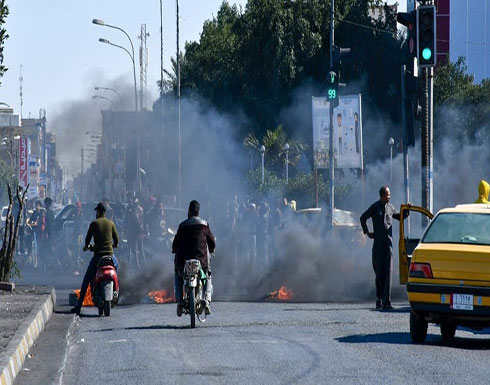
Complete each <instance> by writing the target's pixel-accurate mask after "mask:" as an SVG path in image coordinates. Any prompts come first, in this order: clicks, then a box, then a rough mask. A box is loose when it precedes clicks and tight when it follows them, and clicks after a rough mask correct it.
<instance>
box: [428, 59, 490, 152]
mask: <svg viewBox="0 0 490 385" xmlns="http://www.w3.org/2000/svg"><path fill="white" fill-rule="evenodd" d="M466 71H467V68H466V65H465V61H464V59H463V58H459V59H458V60H457V61H456V62H455V63H451V62H448V63H446V64H444V65H442V66H440V67H438V68H437V71H436V72H435V78H434V101H435V114H434V132H435V138H436V140H437V139H438V138H442V137H452V138H456V139H459V140H463V139H465V140H469V141H477V142H478V143H482V142H483V143H486V144H490V81H489V80H488V79H485V80H484V81H483V82H482V83H480V84H475V83H473V81H474V78H473V76H472V75H468V74H467V72H466Z"/></svg>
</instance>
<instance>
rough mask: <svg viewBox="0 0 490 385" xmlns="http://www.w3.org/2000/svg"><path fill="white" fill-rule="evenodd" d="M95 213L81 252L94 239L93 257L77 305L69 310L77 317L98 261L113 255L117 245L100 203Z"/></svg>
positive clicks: (112, 224) (117, 238)
mask: <svg viewBox="0 0 490 385" xmlns="http://www.w3.org/2000/svg"><path fill="white" fill-rule="evenodd" d="M95 212H96V214H95V216H96V218H97V219H96V220H95V221H93V222H92V223H91V224H90V226H89V228H88V231H87V236H86V237H85V246H84V247H83V251H87V250H88V247H89V245H90V241H91V240H92V238H94V249H93V252H94V256H93V257H92V259H91V260H90V263H89V264H88V267H87V271H86V272H85V276H84V277H83V282H82V288H81V289H80V298H79V299H78V304H77V306H75V307H74V308H72V309H71V312H72V313H76V314H78V315H80V310H81V309H82V304H83V299H84V298H85V294H86V293H87V288H88V285H89V283H90V282H92V281H93V280H94V277H95V273H96V272H97V265H98V264H99V261H100V259H101V258H102V257H103V256H106V255H113V254H114V248H116V247H117V245H118V243H119V236H118V235H117V230H116V225H115V224H114V222H112V221H111V220H110V219H107V218H106V217H105V212H106V208H105V206H104V204H103V203H102V202H100V203H99V204H98V205H97V207H96V208H95Z"/></svg>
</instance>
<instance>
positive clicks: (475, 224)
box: [422, 213, 490, 246]
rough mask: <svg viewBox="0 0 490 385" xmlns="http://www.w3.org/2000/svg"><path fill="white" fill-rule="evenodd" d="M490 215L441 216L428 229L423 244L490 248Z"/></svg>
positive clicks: (449, 214)
mask: <svg viewBox="0 0 490 385" xmlns="http://www.w3.org/2000/svg"><path fill="white" fill-rule="evenodd" d="M489 229H490V215H489V214H475V213H442V214H439V215H438V216H437V217H436V218H435V219H434V220H433V221H432V223H431V225H430V227H429V228H428V229H427V232H426V233H425V236H424V238H423V239H422V243H460V244H466V243H467V244H475V245H489V246H490V231H489Z"/></svg>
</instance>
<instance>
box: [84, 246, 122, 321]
mask: <svg viewBox="0 0 490 385" xmlns="http://www.w3.org/2000/svg"><path fill="white" fill-rule="evenodd" d="M88 250H90V251H94V246H93V245H90V246H89V247H88ZM91 288H92V291H91V292H92V301H93V302H94V304H95V306H96V307H97V308H98V309H99V316H102V315H105V316H106V317H109V316H110V315H111V308H113V307H114V306H116V304H117V302H118V300H119V280H118V278H117V272H116V266H115V263H114V259H113V256H112V255H105V256H103V257H102V258H101V259H100V261H99V263H98V264H97V272H96V273H95V279H94V281H93V282H92V283H91Z"/></svg>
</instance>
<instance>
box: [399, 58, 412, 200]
mask: <svg viewBox="0 0 490 385" xmlns="http://www.w3.org/2000/svg"><path fill="white" fill-rule="evenodd" d="M405 73H406V66H405V65H402V77H401V91H402V127H403V132H404V135H403V184H404V187H405V202H406V203H408V202H410V190H409V184H408V138H407V136H408V135H407V130H406V124H407V123H406V121H407V117H406V113H405V102H406V96H405Z"/></svg>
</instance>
